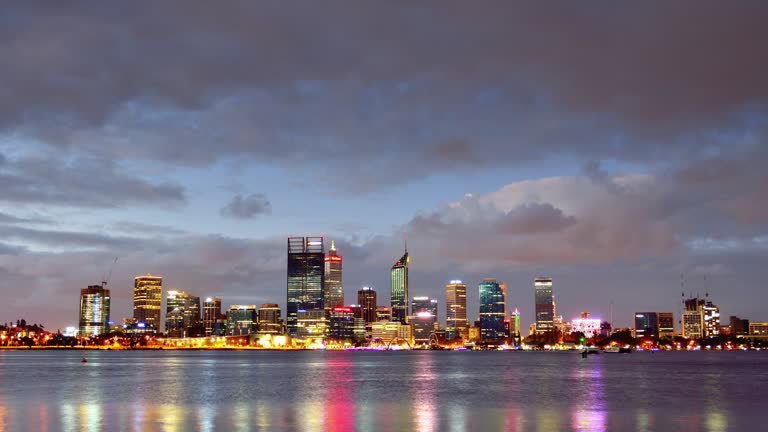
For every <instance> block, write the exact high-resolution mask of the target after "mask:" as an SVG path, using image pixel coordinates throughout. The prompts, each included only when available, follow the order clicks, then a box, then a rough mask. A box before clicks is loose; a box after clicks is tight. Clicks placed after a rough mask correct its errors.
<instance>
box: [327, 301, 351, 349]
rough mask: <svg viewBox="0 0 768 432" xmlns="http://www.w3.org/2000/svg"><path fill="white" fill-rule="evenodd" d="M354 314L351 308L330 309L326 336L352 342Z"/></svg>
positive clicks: (335, 339) (339, 340)
mask: <svg viewBox="0 0 768 432" xmlns="http://www.w3.org/2000/svg"><path fill="white" fill-rule="evenodd" d="M354 330H355V314H354V312H353V311H352V309H351V308H348V307H335V308H333V309H331V315H330V319H329V329H328V337H329V338H330V339H331V340H334V341H338V342H352V341H353V340H354V338H355V332H354Z"/></svg>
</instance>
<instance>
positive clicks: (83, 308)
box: [79, 285, 110, 336]
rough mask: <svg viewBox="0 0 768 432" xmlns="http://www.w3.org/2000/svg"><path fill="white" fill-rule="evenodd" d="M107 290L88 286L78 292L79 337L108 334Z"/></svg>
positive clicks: (98, 286)
mask: <svg viewBox="0 0 768 432" xmlns="http://www.w3.org/2000/svg"><path fill="white" fill-rule="evenodd" d="M109 307H110V298H109V290H108V289H106V288H104V286H102V285H89V286H88V288H83V289H81V290H80V320H79V321H80V331H79V333H80V335H81V336H97V335H100V334H104V333H107V332H108V328H109Z"/></svg>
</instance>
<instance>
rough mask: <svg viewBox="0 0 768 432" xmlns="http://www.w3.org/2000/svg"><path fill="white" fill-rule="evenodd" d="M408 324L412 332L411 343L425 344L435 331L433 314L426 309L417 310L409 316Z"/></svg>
mask: <svg viewBox="0 0 768 432" xmlns="http://www.w3.org/2000/svg"><path fill="white" fill-rule="evenodd" d="M410 325H411V330H412V332H413V343H414V344H416V345H427V344H428V343H429V339H430V337H431V336H432V333H434V331H435V316H434V315H432V313H431V312H428V311H423V312H419V313H417V314H415V315H412V316H411V319H410Z"/></svg>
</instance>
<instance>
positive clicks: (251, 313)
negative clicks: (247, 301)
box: [227, 305, 258, 336]
mask: <svg viewBox="0 0 768 432" xmlns="http://www.w3.org/2000/svg"><path fill="white" fill-rule="evenodd" d="M257 320H258V318H257V315H256V305H231V306H230V307H229V310H228V311H227V334H228V335H230V336H242V335H248V334H251V333H255V332H256V323H257Z"/></svg>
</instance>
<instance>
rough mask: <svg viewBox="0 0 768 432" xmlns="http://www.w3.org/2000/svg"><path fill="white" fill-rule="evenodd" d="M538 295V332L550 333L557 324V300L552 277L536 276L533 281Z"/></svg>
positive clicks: (536, 295)
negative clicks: (553, 291)
mask: <svg viewBox="0 0 768 432" xmlns="http://www.w3.org/2000/svg"><path fill="white" fill-rule="evenodd" d="M533 287H534V290H535V297H536V334H549V333H551V332H552V330H554V326H555V300H554V297H553V295H552V279H551V278H536V279H534V281H533Z"/></svg>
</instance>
